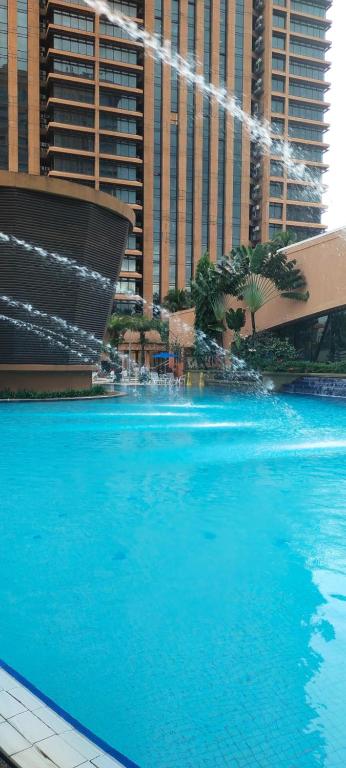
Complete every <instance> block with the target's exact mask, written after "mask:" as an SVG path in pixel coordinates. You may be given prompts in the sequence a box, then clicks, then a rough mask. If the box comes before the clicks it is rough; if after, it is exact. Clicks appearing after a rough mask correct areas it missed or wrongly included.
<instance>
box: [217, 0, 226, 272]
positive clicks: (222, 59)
mask: <svg viewBox="0 0 346 768" xmlns="http://www.w3.org/2000/svg"><path fill="white" fill-rule="evenodd" d="M227 16H228V13H227V2H226V0H220V52H219V84H220V86H221V87H222V88H224V87H225V85H226V78H227V22H228V18H227ZM218 142H219V148H218V155H219V162H218V212H217V258H218V259H221V258H222V256H223V244H224V231H225V197H224V194H225V164H226V157H225V142H226V114H225V111H224V110H221V109H220V110H219V140H218Z"/></svg>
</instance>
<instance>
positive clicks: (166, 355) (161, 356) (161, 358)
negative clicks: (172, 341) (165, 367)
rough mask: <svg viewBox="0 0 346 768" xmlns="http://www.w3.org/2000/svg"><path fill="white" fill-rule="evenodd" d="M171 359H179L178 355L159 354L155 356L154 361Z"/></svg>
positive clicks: (169, 353) (171, 353) (170, 353)
mask: <svg viewBox="0 0 346 768" xmlns="http://www.w3.org/2000/svg"><path fill="white" fill-rule="evenodd" d="M170 357H174V358H175V359H176V358H177V355H174V354H173V352H158V353H157V355H153V359H154V360H158V359H159V360H168V359H169V358H170Z"/></svg>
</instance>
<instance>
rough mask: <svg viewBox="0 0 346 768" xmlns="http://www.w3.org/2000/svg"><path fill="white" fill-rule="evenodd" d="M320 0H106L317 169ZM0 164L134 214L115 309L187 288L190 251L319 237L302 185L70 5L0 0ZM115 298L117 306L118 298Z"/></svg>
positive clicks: (322, 67) (132, 47) (322, 37)
mask: <svg viewBox="0 0 346 768" xmlns="http://www.w3.org/2000/svg"><path fill="white" fill-rule="evenodd" d="M330 4H331V3H330V1H329V0H277V1H276V2H274V0H110V2H109V6H110V9H111V10H112V9H116V10H121V11H122V12H123V13H124V14H126V15H127V16H129V17H130V18H131V19H132V20H134V21H136V22H137V23H138V24H139V25H144V26H145V28H146V29H147V30H148V31H150V32H153V33H155V34H157V35H159V37H160V38H161V40H162V41H164V40H170V41H171V44H172V50H173V52H178V53H180V54H181V55H182V56H183V57H184V58H187V59H190V60H191V66H192V67H193V68H194V69H195V71H196V72H197V74H200V75H203V76H204V78H205V79H206V81H208V82H213V83H214V84H216V85H220V86H222V87H225V88H227V90H228V91H230V92H232V93H234V94H235V96H236V97H237V99H238V101H239V103H240V105H241V106H242V108H243V110H245V112H247V113H248V114H251V113H252V114H253V115H256V116H257V117H259V118H260V119H265V120H267V121H268V123H269V124H271V129H272V132H273V137H274V138H275V137H277V138H278V139H282V138H284V139H288V140H289V141H290V142H292V145H294V154H295V155H296V158H297V162H301V161H302V160H303V161H304V163H306V164H307V166H308V167H309V168H310V169H311V173H312V174H313V175H314V178H322V174H323V171H324V170H325V169H326V165H325V164H324V163H323V152H324V150H325V149H326V144H325V143H324V131H325V129H326V127H327V125H326V123H325V122H324V117H325V110H326V109H327V106H328V105H327V104H326V102H325V93H326V90H327V88H328V83H327V82H326V81H325V73H326V70H327V69H328V63H327V62H326V53H327V50H328V42H327V41H326V33H327V30H328V27H329V22H328V21H327V19H326V13H327V10H328V7H329V6H330ZM0 168H8V169H9V170H12V171H18V170H21V171H25V172H29V173H33V174H48V175H49V176H53V177H56V178H63V179H65V180H72V181H74V182H78V183H80V184H84V185H90V186H93V187H95V188H96V189H100V190H102V191H105V192H108V193H109V194H111V195H114V196H116V197H118V198H120V199H121V200H122V201H124V202H126V203H128V204H129V205H130V206H131V207H132V208H133V210H134V211H135V214H136V226H135V229H134V231H133V233H132V234H131V235H130V238H129V242H128V248H127V251H126V255H125V259H124V262H123V265H122V272H121V275H120V279H119V284H118V287H117V296H116V306H117V309H118V310H121V311H132V310H133V308H134V306H135V305H136V298H135V297H136V296H138V295H142V296H144V298H145V300H146V301H147V302H148V303H149V304H150V303H151V301H152V298H153V295H154V296H158V297H159V298H162V297H163V296H165V294H166V293H167V291H168V290H169V288H174V287H178V288H183V287H185V285H188V284H189V283H190V280H191V277H192V275H193V272H194V268H195V266H196V264H197V262H198V260H199V258H200V256H201V254H202V253H203V252H204V251H206V250H208V252H209V254H210V257H211V259H213V260H217V259H219V258H221V257H222V255H223V254H224V253H226V252H228V251H229V249H230V248H231V246H232V245H238V244H241V243H244V244H246V243H248V242H257V241H260V240H266V239H268V238H269V237H270V236H272V235H273V234H275V233H276V232H277V231H278V230H281V229H293V230H294V231H295V233H296V235H297V237H298V238H303V237H308V236H309V234H311V235H315V234H316V233H320V232H321V231H323V225H322V224H321V213H322V210H323V208H322V201H321V196H320V194H319V191H318V190H317V191H316V186H315V185H311V184H309V183H306V182H304V181H297V180H296V179H290V178H289V176H290V173H289V172H287V170H286V168H285V167H284V165H283V164H282V162H280V157H279V156H276V155H275V145H274V147H273V152H272V155H271V156H265V155H263V154H262V153H261V152H260V151H259V149H258V147H256V145H254V144H252V145H251V142H250V137H249V135H248V133H247V131H246V129H245V128H244V127H243V126H242V124H241V123H240V122H239V121H238V120H234V119H233V118H232V117H231V116H230V115H229V114H226V113H225V112H224V111H223V110H222V109H220V108H219V107H218V105H217V104H216V103H215V102H214V101H209V100H208V99H207V98H205V97H203V95H202V93H201V91H200V90H198V89H196V88H195V87H194V86H192V85H189V84H187V82H186V81H184V80H183V79H181V78H178V77H177V75H176V73H175V72H174V71H173V70H172V69H171V68H170V67H169V66H168V65H162V64H161V63H160V62H157V61H154V59H153V58H152V57H151V55H150V53H149V52H146V51H144V49H143V46H142V44H141V43H140V42H135V41H134V40H133V39H131V38H130V37H129V36H128V34H127V33H126V32H124V30H123V29H122V28H120V27H119V26H117V25H115V24H112V23H111V22H110V21H109V20H107V19H106V18H105V17H103V16H101V17H99V16H98V15H97V14H95V12H93V10H92V9H91V8H90V7H88V6H87V5H86V4H85V3H84V2H83V0H40V2H39V0H0ZM120 302H121V304H120Z"/></svg>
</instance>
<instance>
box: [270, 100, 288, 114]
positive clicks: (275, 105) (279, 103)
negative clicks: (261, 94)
mask: <svg viewBox="0 0 346 768" xmlns="http://www.w3.org/2000/svg"><path fill="white" fill-rule="evenodd" d="M284 111H285V102H284V99H278V98H277V96H272V112H280V114H283V113H284Z"/></svg>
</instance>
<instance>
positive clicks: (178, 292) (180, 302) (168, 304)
mask: <svg viewBox="0 0 346 768" xmlns="http://www.w3.org/2000/svg"><path fill="white" fill-rule="evenodd" d="M162 306H163V307H164V308H165V309H167V310H168V312H180V311H181V310H183V309H190V307H192V299H191V293H189V291H187V290H186V288H171V290H170V291H168V293H167V296H165V298H164V300H163V302H162Z"/></svg>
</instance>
